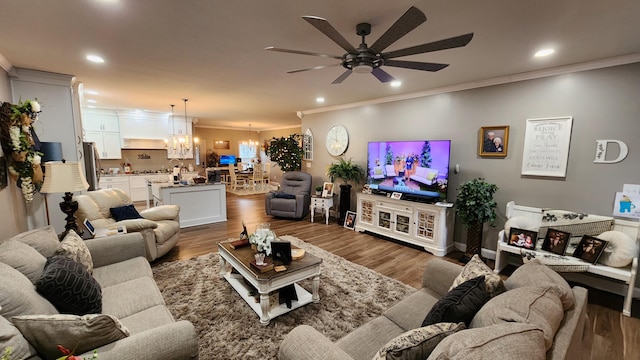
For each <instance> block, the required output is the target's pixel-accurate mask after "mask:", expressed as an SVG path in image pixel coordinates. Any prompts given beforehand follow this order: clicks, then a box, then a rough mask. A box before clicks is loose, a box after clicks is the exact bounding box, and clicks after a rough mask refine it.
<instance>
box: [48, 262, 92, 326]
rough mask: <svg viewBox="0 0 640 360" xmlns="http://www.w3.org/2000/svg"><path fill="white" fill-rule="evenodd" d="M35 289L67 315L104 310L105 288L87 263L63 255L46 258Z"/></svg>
mask: <svg viewBox="0 0 640 360" xmlns="http://www.w3.org/2000/svg"><path fill="white" fill-rule="evenodd" d="M36 290H37V291H38V292H39V293H40V294H42V296H44V297H45V298H47V299H48V300H49V301H50V302H51V303H52V304H53V305H54V306H55V307H56V309H58V311H60V312H61V313H64V314H75V315H85V314H98V313H100V312H102V289H101V288H100V284H98V282H97V281H96V280H95V279H94V278H93V277H92V276H91V274H89V272H88V271H87V269H85V267H84V265H82V264H80V263H78V262H76V261H74V260H72V259H69V258H67V257H64V256H60V255H56V256H52V257H50V258H49V259H47V264H46V265H45V268H44V271H43V273H42V278H40V280H38V282H37V283H36Z"/></svg>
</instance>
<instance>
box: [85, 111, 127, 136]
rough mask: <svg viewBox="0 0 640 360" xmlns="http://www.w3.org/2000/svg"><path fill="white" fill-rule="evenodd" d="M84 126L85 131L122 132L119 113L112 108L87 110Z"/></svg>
mask: <svg viewBox="0 0 640 360" xmlns="http://www.w3.org/2000/svg"><path fill="white" fill-rule="evenodd" d="M82 127H83V129H84V130H85V131H106V132H120V122H119V120H118V115H117V114H116V113H114V112H113V111H110V110H94V111H91V110H85V111H84V113H83V117H82Z"/></svg>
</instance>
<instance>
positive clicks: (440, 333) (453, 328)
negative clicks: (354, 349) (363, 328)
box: [373, 323, 465, 360]
mask: <svg viewBox="0 0 640 360" xmlns="http://www.w3.org/2000/svg"><path fill="white" fill-rule="evenodd" d="M464 329H465V326H464V323H458V324H456V323H438V324H433V325H429V326H425V327H421V328H417V329H412V330H409V331H407V332H405V333H403V334H401V335H399V336H396V337H395V338H394V339H393V340H391V341H389V342H388V343H387V344H386V345H385V346H383V347H382V349H380V350H378V352H377V353H376V355H375V356H374V357H373V360H385V359H386V360H392V359H393V360H395V359H398V360H400V359H426V358H428V357H429V355H430V354H431V352H432V351H433V349H434V348H435V347H436V346H437V345H438V343H439V342H440V341H441V340H442V339H444V338H445V337H447V336H449V335H451V334H453V333H455V332H457V331H460V330H464Z"/></svg>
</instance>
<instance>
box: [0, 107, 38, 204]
mask: <svg viewBox="0 0 640 360" xmlns="http://www.w3.org/2000/svg"><path fill="white" fill-rule="evenodd" d="M40 112H41V110H40V104H39V103H38V101H36V100H32V101H26V102H22V101H20V102H19V103H18V105H14V104H10V103H8V102H5V103H2V107H0V139H1V142H2V150H3V152H4V153H5V154H7V155H9V156H8V162H9V175H10V176H11V178H12V179H14V180H15V181H16V184H17V185H18V187H20V188H21V189H22V194H23V196H24V199H25V201H26V202H27V203H30V202H31V201H32V200H33V195H34V194H35V193H36V192H37V191H39V190H40V188H41V187H42V183H43V182H44V174H43V172H42V167H41V166H40V161H41V156H42V155H44V154H43V153H41V152H40V140H38V136H37V135H36V132H35V131H34V129H33V124H34V123H35V122H36V121H37V120H38V114H40Z"/></svg>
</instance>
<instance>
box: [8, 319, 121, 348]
mask: <svg viewBox="0 0 640 360" xmlns="http://www.w3.org/2000/svg"><path fill="white" fill-rule="evenodd" d="M12 321H13V323H14V324H15V325H16V327H17V328H18V329H20V332H21V333H22V334H23V335H24V337H25V338H26V339H27V340H29V343H30V344H32V345H33V346H34V347H35V348H36V350H37V351H38V353H40V354H42V355H44V356H45V357H46V358H48V359H57V358H59V357H61V356H62V354H61V353H60V351H59V350H58V349H57V347H56V345H62V346H64V347H65V348H67V349H75V351H74V353H75V354H82V353H84V352H87V351H92V350H94V349H96V348H99V347H100V346H103V345H106V344H109V343H112V342H114V341H117V340H120V339H124V338H125V337H127V336H129V330H127V328H125V327H124V326H122V324H121V323H120V321H118V319H116V318H115V317H113V316H110V315H102V314H92V315H84V316H77V315H62V314H60V315H26V316H16V317H13V318H12Z"/></svg>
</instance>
